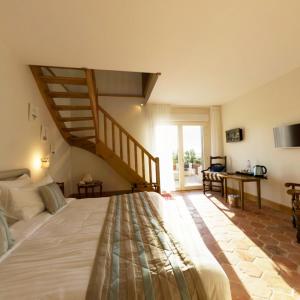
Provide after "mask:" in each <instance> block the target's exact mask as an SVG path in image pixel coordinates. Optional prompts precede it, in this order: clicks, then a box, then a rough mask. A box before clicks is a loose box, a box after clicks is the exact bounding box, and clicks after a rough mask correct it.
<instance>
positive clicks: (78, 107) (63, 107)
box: [54, 105, 91, 110]
mask: <svg viewBox="0 0 300 300" xmlns="http://www.w3.org/2000/svg"><path fill="white" fill-rule="evenodd" d="M54 108H55V109H56V110H91V106H90V105H55V106H54Z"/></svg>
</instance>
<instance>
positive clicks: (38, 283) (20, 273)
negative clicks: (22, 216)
mask: <svg viewBox="0 0 300 300" xmlns="http://www.w3.org/2000/svg"><path fill="white" fill-rule="evenodd" d="M150 194H151V199H152V201H153V203H154V204H155V206H156V207H157V208H158V209H159V211H160V213H161V215H162V217H163V218H164V220H165V221H166V224H167V225H168V227H169V229H170V230H171V231H172V233H173V235H174V236H175V237H176V239H177V240H178V241H179V242H180V243H181V245H182V247H183V248H184V249H185V251H186V252H187V253H188V254H189V256H190V257H191V258H192V259H193V261H194V262H195V263H196V264H197V265H198V266H200V268H201V271H202V281H203V285H204V288H205V290H206V294H207V295H208V298H209V299H212V300H227V299H228V300H229V299H231V295H230V286H229V281H228V278H227V277H226V275H225V273H224V271H223V269H222V268H221V266H220V265H219V264H218V262H217V261H216V259H215V258H214V257H213V256H212V254H211V253H210V252H209V250H208V249H207V248H206V246H205V244H204V242H203V241H202V239H201V237H200V235H199V233H198V231H197V228H196V227H195V224H194V222H193V220H192V218H191V216H190V214H189V212H188V210H187V208H186V206H185V205H184V202H183V200H176V201H165V200H164V199H163V198H162V197H161V196H160V195H158V194H156V193H150ZM108 202H109V198H93V199H81V200H72V201H69V203H68V205H67V206H66V207H64V208H63V209H62V210H61V211H60V212H58V213H57V214H56V215H54V216H51V215H49V214H48V213H46V212H44V213H42V214H40V215H38V216H36V217H34V218H33V219H31V220H29V221H26V222H24V221H20V222H18V223H16V224H14V225H13V226H12V227H11V231H12V234H13V236H14V237H15V239H16V244H15V246H14V247H13V248H12V249H11V250H10V251H9V252H8V253H7V254H6V255H5V256H3V257H1V259H0V299H1V300H2V299H3V300H4V299H5V300H6V299H7V300H21V299H24V300H26V299H28V300H29V299H30V300H37V299H43V300H44V299H53V300H58V299H61V300H77V299H78V300H83V299H85V293H86V290H87V286H88V282H89V277H90V272H91V268H92V265H93V260H94V256H95V252H96V248H97V243H98V238H99V235H100V232H101V229H102V226H103V222H104V218H105V214H106V210H107V207H108Z"/></svg>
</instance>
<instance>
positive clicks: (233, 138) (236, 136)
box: [226, 128, 243, 143]
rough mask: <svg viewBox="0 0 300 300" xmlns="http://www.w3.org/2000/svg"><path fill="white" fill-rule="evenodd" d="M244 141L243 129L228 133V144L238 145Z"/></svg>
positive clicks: (231, 130) (232, 130)
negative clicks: (237, 143)
mask: <svg viewBox="0 0 300 300" xmlns="http://www.w3.org/2000/svg"><path fill="white" fill-rule="evenodd" d="M242 140H243V130H242V129H241V128H235V129H230V130H227V131H226V143H236V142H240V141H242Z"/></svg>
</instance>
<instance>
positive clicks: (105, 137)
mask: <svg viewBox="0 0 300 300" xmlns="http://www.w3.org/2000/svg"><path fill="white" fill-rule="evenodd" d="M104 144H105V146H107V118H106V115H104Z"/></svg>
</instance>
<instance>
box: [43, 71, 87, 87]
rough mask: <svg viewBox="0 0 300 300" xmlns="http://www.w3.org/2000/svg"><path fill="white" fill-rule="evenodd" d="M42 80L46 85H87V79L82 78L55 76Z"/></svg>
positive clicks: (45, 77) (44, 77)
mask: <svg viewBox="0 0 300 300" xmlns="http://www.w3.org/2000/svg"><path fill="white" fill-rule="evenodd" d="M53 74H54V73H53ZM41 79H42V80H43V81H45V82H46V83H56V84H71V85H86V79H85V78H80V77H61V76H56V75H55V76H41ZM65 88H66V87H65Z"/></svg>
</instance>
